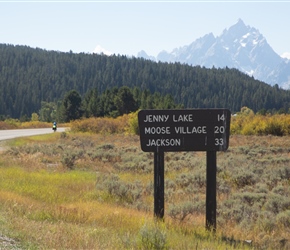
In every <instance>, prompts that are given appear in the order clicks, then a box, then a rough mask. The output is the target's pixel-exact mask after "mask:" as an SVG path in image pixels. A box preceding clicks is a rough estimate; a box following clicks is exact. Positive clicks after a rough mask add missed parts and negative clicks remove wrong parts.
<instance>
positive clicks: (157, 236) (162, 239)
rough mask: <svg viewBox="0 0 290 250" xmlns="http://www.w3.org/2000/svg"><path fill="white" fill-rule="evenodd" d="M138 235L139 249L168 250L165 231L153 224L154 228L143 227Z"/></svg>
mask: <svg viewBox="0 0 290 250" xmlns="http://www.w3.org/2000/svg"><path fill="white" fill-rule="evenodd" d="M139 235H140V238H141V249H158V250H161V249H168V247H167V235H166V231H165V229H163V228H161V226H158V224H155V225H154V226H149V225H146V224H145V225H144V226H143V227H142V228H141V229H140V231H139Z"/></svg>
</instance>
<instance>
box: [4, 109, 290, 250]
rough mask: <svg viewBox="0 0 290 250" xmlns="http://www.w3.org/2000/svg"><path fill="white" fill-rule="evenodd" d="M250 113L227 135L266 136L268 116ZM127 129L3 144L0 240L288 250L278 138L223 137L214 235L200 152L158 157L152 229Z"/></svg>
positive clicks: (132, 130)
mask: <svg viewBox="0 0 290 250" xmlns="http://www.w3.org/2000/svg"><path fill="white" fill-rule="evenodd" d="M250 111H251V110H248V109H243V110H241V113H239V114H237V116H234V117H233V118H232V124H231V125H232V127H231V130H232V131H233V128H239V129H240V131H247V130H243V129H244V127H245V126H249V124H255V120H256V119H257V120H258V121H263V122H265V123H266V125H267V126H268V127H270V125H269V120H267V119H270V118H272V117H271V116H269V115H268V116H262V115H257V114H256V115H254V114H253V113H252V112H250ZM277 116H278V115H277ZM240 117H243V119H242V118H240ZM249 117H251V119H250V118H249ZM283 119H285V121H286V119H288V116H287V115H279V119H278V120H277V123H279V124H280V123H281V124H283ZM272 121H273V123H274V122H275V121H276V119H273V120H272ZM237 124H239V126H238V125H237ZM243 124H244V125H243ZM136 126H137V120H136V114H134V113H133V114H129V115H125V116H122V117H118V118H116V119H113V118H90V119H84V120H76V121H74V122H72V123H71V131H70V132H63V133H51V134H48V135H42V136H34V137H28V138H21V139H15V140H11V141H7V142H6V143H5V148H6V150H4V151H2V152H0V232H1V233H2V234H5V235H7V236H9V237H11V238H13V239H16V240H17V242H18V244H19V246H21V247H22V248H23V249H289V248H290V237H289V235H290V168H289V163H290V158H289V155H290V141H289V136H288V132H283V134H282V135H285V136H273V135H269V134H268V135H263V133H261V135H256V134H251V135H243V134H246V133H245V132H240V134H233V135H231V137H230V147H229V149H228V151H226V152H218V154H217V165H218V173H217V232H216V233H215V234H214V233H211V232H207V231H206V230H205V189H206V179H205V178H206V176H205V175H206V157H205V152H175V153H166V154H165V219H164V221H155V219H154V217H153V210H154V208H153V202H154V200H153V192H154V191H153V154H152V153H145V152H142V151H141V149H140V141H139V136H138V135H136V132H137V131H138V129H137V130H136ZM137 128H138V126H137ZM282 128H285V127H283V126H282ZM236 131H238V130H236ZM251 131H257V130H255V129H251ZM275 131H276V130H275ZM283 131H284V130H283ZM285 131H287V130H285ZM233 132H234V131H233Z"/></svg>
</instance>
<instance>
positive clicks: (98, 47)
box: [93, 45, 113, 56]
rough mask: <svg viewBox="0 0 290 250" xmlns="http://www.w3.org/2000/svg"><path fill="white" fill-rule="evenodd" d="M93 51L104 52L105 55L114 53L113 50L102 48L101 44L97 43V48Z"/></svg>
mask: <svg viewBox="0 0 290 250" xmlns="http://www.w3.org/2000/svg"><path fill="white" fill-rule="evenodd" d="M93 53H96V54H101V53H103V54H105V55H107V56H110V55H112V54H113V53H112V52H111V51H108V50H106V49H104V48H102V47H101V46H100V45H97V46H96V48H95V49H94V51H93Z"/></svg>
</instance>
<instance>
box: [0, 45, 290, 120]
mask: <svg viewBox="0 0 290 250" xmlns="http://www.w3.org/2000/svg"><path fill="white" fill-rule="evenodd" d="M121 86H128V87H129V88H131V89H133V88H134V87H138V88H140V89H141V90H142V91H144V90H149V91H150V92H151V93H154V92H159V93H160V94H161V95H166V94H171V95H172V96H173V98H174V101H175V103H179V104H183V105H184V107H185V108H229V109H230V110H231V111H232V112H235V111H239V110H240V109H241V107H243V106H247V107H249V108H251V109H252V110H254V111H259V110H262V109H266V110H269V109H271V110H272V109H276V110H279V109H282V108H283V109H284V110H286V111H288V110H289V107H290V91H286V90H283V89H280V88H278V86H274V87H271V86H269V85H267V84H265V83H263V82H260V81H257V80H255V79H254V78H252V77H249V76H247V75H245V74H243V73H241V72H240V71H238V70H236V69H229V68H225V69H216V68H213V69H206V68H201V67H192V66H189V65H182V64H179V63H174V64H168V63H161V62H159V63H156V62H152V61H149V60H145V59H141V58H127V57H126V56H120V55H114V56H105V55H97V54H85V53H80V54H75V53H72V52H71V53H63V52H57V51H46V50H43V49H39V48H37V49H33V48H30V47H27V46H13V45H7V44H0V115H2V116H10V117H12V118H19V117H21V116H23V115H26V116H31V114H32V113H34V112H36V113H38V112H39V110H40V108H41V102H48V103H51V102H55V103H56V102H57V101H59V100H62V99H63V98H64V96H65V95H66V94H67V93H68V92H69V91H71V90H72V89H74V90H76V91H77V92H78V93H80V95H81V96H82V97H84V96H85V94H86V93H88V92H89V91H91V90H92V89H96V90H97V92H98V93H99V94H101V93H104V92H105V90H107V89H112V88H113V87H117V88H119V87H121Z"/></svg>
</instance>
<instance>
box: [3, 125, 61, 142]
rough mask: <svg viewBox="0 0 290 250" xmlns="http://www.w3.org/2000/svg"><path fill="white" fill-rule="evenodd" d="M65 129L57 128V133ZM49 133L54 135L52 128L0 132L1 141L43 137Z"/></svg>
mask: <svg viewBox="0 0 290 250" xmlns="http://www.w3.org/2000/svg"><path fill="white" fill-rule="evenodd" d="M65 129H66V128H57V132H64V131H65ZM49 133H53V130H52V128H33V129H13V130H0V141H3V140H8V139H13V138H16V137H23V136H31V135H43V134H49Z"/></svg>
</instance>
